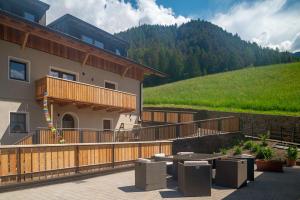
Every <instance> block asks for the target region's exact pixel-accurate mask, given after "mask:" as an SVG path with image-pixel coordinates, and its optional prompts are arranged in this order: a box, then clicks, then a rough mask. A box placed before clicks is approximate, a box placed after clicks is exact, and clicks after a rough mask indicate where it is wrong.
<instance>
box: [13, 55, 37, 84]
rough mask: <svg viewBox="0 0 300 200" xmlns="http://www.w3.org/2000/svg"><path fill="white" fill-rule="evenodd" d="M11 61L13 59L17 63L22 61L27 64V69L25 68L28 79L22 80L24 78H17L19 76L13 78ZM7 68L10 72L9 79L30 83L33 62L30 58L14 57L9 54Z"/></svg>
mask: <svg viewBox="0 0 300 200" xmlns="http://www.w3.org/2000/svg"><path fill="white" fill-rule="evenodd" d="M10 61H13V62H16V63H21V64H26V70H25V73H26V74H25V76H26V80H22V79H17V78H12V77H11V71H10ZM7 68H8V73H7V74H8V80H12V81H18V82H22V83H27V84H29V83H30V68H31V62H30V61H29V60H25V59H22V58H17V57H13V56H8V59H7Z"/></svg>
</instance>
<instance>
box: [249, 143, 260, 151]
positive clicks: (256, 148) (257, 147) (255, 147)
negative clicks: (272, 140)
mask: <svg viewBox="0 0 300 200" xmlns="http://www.w3.org/2000/svg"><path fill="white" fill-rule="evenodd" d="M259 149H260V145H259V144H257V143H253V145H252V148H251V149H250V151H251V153H257V152H258V151H259Z"/></svg>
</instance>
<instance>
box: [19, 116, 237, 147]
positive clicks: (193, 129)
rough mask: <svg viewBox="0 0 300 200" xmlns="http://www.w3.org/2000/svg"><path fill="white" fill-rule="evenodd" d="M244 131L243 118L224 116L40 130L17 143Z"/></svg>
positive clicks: (130, 139)
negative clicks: (134, 125) (106, 127)
mask: <svg viewBox="0 0 300 200" xmlns="http://www.w3.org/2000/svg"><path fill="white" fill-rule="evenodd" d="M237 131H240V124H239V118H237V117H223V118H214V119H207V120H199V121H193V122H183V123H175V124H166V125H159V126H148V127H141V128H136V129H131V130H115V131H101V130H88V129H76V130H72V129H58V133H59V134H55V133H52V132H51V131H50V130H49V129H39V130H37V131H36V132H35V133H34V134H32V135H30V136H28V137H26V138H24V139H22V140H20V141H18V142H17V143H16V144H17V145H18V144H57V143H59V141H60V139H64V143H68V144H69V143H103V142H133V141H156V140H169V139H176V138H184V137H200V136H205V135H212V134H221V133H227V132H237ZM58 135H60V137H58Z"/></svg>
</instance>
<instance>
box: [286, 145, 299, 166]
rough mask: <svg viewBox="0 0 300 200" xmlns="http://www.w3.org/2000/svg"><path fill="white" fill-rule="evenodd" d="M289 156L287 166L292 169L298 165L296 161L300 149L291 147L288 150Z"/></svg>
mask: <svg viewBox="0 0 300 200" xmlns="http://www.w3.org/2000/svg"><path fill="white" fill-rule="evenodd" d="M286 154H287V160H286V165H287V166H288V167H292V166H295V165H296V160H297V158H298V149H297V147H289V148H288V149H287V150H286Z"/></svg>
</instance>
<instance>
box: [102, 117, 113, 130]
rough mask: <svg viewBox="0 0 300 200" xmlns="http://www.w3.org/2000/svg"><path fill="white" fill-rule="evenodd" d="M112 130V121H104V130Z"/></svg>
mask: <svg viewBox="0 0 300 200" xmlns="http://www.w3.org/2000/svg"><path fill="white" fill-rule="evenodd" d="M111 129H112V120H110V119H104V120H103V130H105V131H108V130H111Z"/></svg>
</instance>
